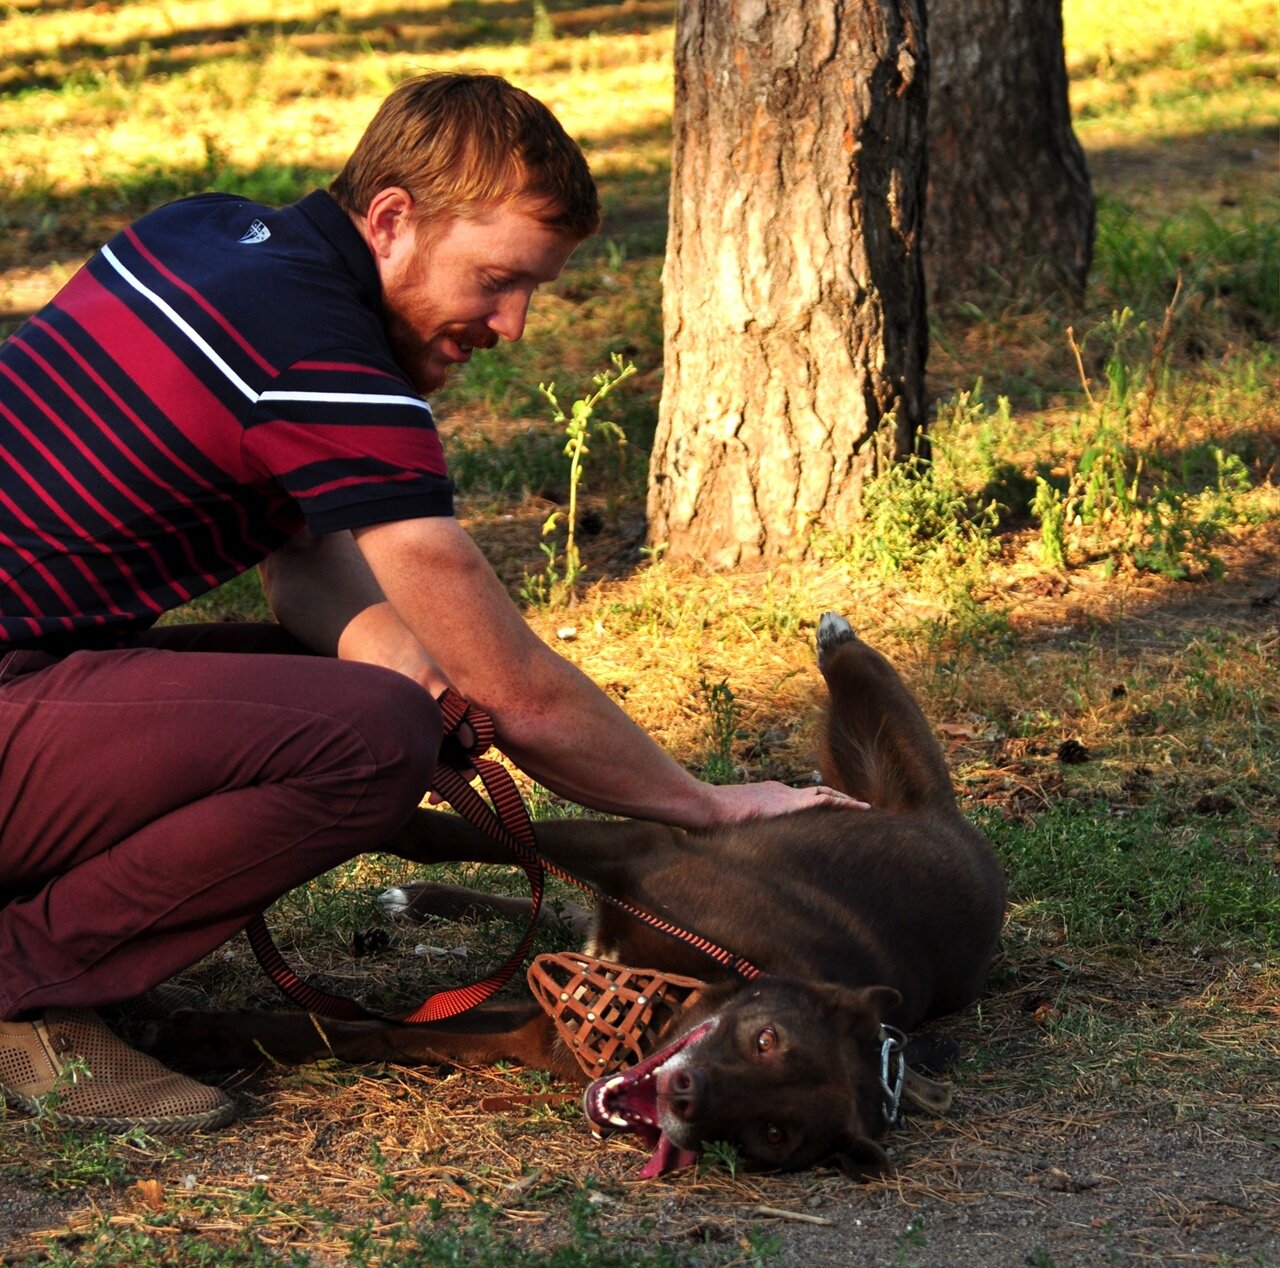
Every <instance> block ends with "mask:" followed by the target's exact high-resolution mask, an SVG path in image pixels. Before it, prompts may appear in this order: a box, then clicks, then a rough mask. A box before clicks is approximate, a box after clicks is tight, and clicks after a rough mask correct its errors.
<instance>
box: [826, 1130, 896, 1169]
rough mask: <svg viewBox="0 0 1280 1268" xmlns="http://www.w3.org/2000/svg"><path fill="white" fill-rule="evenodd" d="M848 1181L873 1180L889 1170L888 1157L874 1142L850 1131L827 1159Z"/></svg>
mask: <svg viewBox="0 0 1280 1268" xmlns="http://www.w3.org/2000/svg"><path fill="white" fill-rule="evenodd" d="M829 1161H830V1162H831V1163H833V1164H834V1165H835V1166H837V1167H839V1168H840V1170H841V1171H843V1172H844V1173H845V1175H847V1176H848V1177H849V1179H850V1180H874V1179H876V1177H877V1176H882V1175H883V1174H884V1173H885V1172H886V1171H888V1170H889V1155H888V1154H887V1153H885V1151H884V1150H883V1149H881V1148H880V1146H879V1145H877V1144H876V1142H875V1141H874V1140H870V1139H868V1138H867V1137H866V1136H863V1135H862V1134H861V1133H859V1132H857V1131H850V1132H848V1133H847V1134H846V1135H845V1138H844V1140H843V1141H841V1142H840V1143H839V1144H838V1145H837V1146H836V1150H835V1152H834V1153H833V1154H832V1155H831V1158H830V1159H829Z"/></svg>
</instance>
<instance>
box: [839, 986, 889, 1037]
mask: <svg viewBox="0 0 1280 1268" xmlns="http://www.w3.org/2000/svg"><path fill="white" fill-rule="evenodd" d="M821 990H822V994H823V1002H824V1004H825V1006H826V1008H827V1009H828V1011H829V1013H830V1014H831V1015H832V1017H833V1018H839V1020H840V1022H841V1023H842V1024H843V1025H844V1026H846V1027H848V1030H847V1031H846V1033H848V1034H850V1035H852V1036H853V1037H855V1038H857V1039H874V1038H876V1036H878V1035H879V1033H880V1023H881V1021H882V1020H883V1019H884V1018H885V1016H886V1015H887V1014H888V1013H890V1012H892V1011H893V1009H895V1008H897V1006H898V1005H899V1004H900V1003H901V1002H902V996H901V995H900V994H899V993H898V992H897V991H895V990H894V989H893V987H892V986H861V987H859V988H858V989H857V990H853V991H851V990H849V989H848V988H847V987H844V986H836V985H835V984H834V983H832V984H827V985H824V986H823V987H822V988H821Z"/></svg>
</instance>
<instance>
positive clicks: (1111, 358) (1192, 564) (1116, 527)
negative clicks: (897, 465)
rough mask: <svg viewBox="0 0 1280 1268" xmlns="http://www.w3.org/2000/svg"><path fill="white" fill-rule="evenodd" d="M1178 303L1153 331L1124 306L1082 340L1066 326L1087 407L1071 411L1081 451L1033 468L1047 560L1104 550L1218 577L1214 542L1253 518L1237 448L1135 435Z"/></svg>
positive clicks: (1157, 389)
mask: <svg viewBox="0 0 1280 1268" xmlns="http://www.w3.org/2000/svg"><path fill="white" fill-rule="evenodd" d="M1178 310H1179V302H1178V295H1177V294H1175V297H1174V300H1173V301H1171V302H1170V304H1169V306H1168V307H1167V308H1166V310H1165V317H1164V322H1163V324H1162V325H1161V327H1160V328H1159V330H1158V331H1157V332H1156V333H1155V335H1154V337H1150V338H1148V336H1149V332H1148V330H1147V325H1146V323H1145V322H1139V321H1136V320H1135V318H1134V314H1133V313H1132V312H1131V311H1130V310H1128V309H1123V310H1122V311H1120V312H1117V313H1113V314H1112V315H1111V318H1110V320H1109V321H1107V322H1104V323H1102V324H1101V325H1100V326H1098V327H1097V328H1095V330H1094V331H1092V332H1090V335H1089V336H1087V337H1086V339H1085V340H1084V341H1083V342H1082V343H1081V344H1076V343H1075V340H1074V336H1073V335H1071V332H1068V334H1069V336H1070V337H1071V339H1072V348H1073V350H1074V352H1075V354H1076V359H1077V362H1078V364H1079V365H1080V371H1081V380H1082V383H1083V387H1084V391H1085V395H1086V398H1087V400H1088V402H1089V405H1090V407H1091V408H1090V412H1089V413H1088V414H1085V415H1082V416H1080V418H1079V419H1078V421H1077V426H1076V437H1075V442H1074V447H1075V448H1076V449H1077V450H1078V457H1077V458H1075V459H1074V460H1073V461H1070V462H1068V463H1067V464H1066V466H1065V468H1064V472H1065V473H1064V474H1063V475H1061V476H1058V475H1053V476H1048V475H1046V474H1044V473H1042V474H1040V475H1038V476H1037V478H1036V493H1035V498H1034V500H1033V502H1032V504H1031V513H1032V515H1033V517H1034V518H1035V519H1036V520H1037V521H1038V522H1039V525H1040V555H1041V559H1042V560H1043V561H1044V562H1045V563H1046V564H1048V565H1049V566H1052V567H1063V566H1065V565H1066V564H1067V563H1069V562H1074V561H1075V560H1079V559H1081V558H1083V559H1086V560H1087V559H1097V558H1103V559H1107V560H1109V561H1110V563H1111V564H1112V565H1113V566H1114V565H1115V564H1116V563H1119V562H1120V561H1122V560H1126V561H1128V562H1129V563H1131V564H1133V565H1134V566H1135V567H1137V568H1140V569H1145V570H1148V571H1151V572H1158V573H1160V574H1162V575H1164V576H1166V577H1170V578H1173V579H1175V580H1183V579H1185V578H1187V577H1190V576H1194V575H1205V576H1209V577H1218V576H1220V575H1221V574H1222V571H1223V567H1224V565H1223V563H1222V560H1221V559H1220V558H1219V557H1218V556H1217V555H1216V554H1215V553H1214V549H1213V547H1214V545H1215V544H1216V543H1217V542H1218V541H1220V540H1221V539H1222V538H1223V536H1224V535H1225V534H1226V533H1227V531H1228V530H1229V529H1230V528H1232V527H1234V526H1236V525H1238V524H1241V523H1245V522H1247V521H1248V520H1249V519H1250V517H1251V511H1250V509H1249V507H1248V504H1247V497H1248V494H1249V493H1250V491H1251V489H1252V480H1251V478H1250V475H1249V471H1248V468H1247V467H1246V466H1245V464H1244V462H1243V460H1242V459H1241V458H1240V457H1239V456H1238V455H1236V454H1233V453H1228V452H1226V451H1225V450H1223V449H1222V448H1220V447H1219V446H1217V445H1213V444H1195V445H1190V446H1187V447H1185V448H1182V449H1179V450H1177V451H1175V452H1174V453H1172V454H1166V453H1162V452H1160V451H1159V450H1158V449H1154V448H1150V447H1146V446H1144V445H1142V444H1141V443H1140V442H1141V438H1142V437H1144V436H1146V435H1147V434H1148V433H1149V432H1150V429H1151V423H1152V415H1153V412H1154V410H1155V409H1156V404H1157V399H1158V397H1159V396H1160V395H1161V392H1162V390H1163V382H1164V374H1165V370H1166V368H1167V367H1166V364H1165V357H1166V353H1167V350H1168V346H1169V342H1170V338H1171V334H1172V330H1173V326H1174V323H1175V321H1176V319H1177V313H1178ZM1098 337H1100V338H1101V339H1103V340H1105V341H1106V342H1107V343H1108V344H1109V347H1108V349H1107V352H1106V355H1105V359H1104V361H1103V363H1102V375H1103V378H1104V382H1105V392H1102V393H1100V394H1099V395H1097V396H1095V395H1094V392H1093V391H1092V388H1091V384H1090V380H1089V377H1088V375H1087V374H1086V372H1085V369H1084V351H1083V349H1084V348H1085V347H1086V346H1088V344H1090V343H1091V342H1092V341H1093V340H1094V339H1095V338H1098ZM1144 347H1145V351H1141V349H1143V348H1144ZM1135 352H1137V353H1138V355H1141V357H1142V360H1138V359H1137V357H1136V356H1135Z"/></svg>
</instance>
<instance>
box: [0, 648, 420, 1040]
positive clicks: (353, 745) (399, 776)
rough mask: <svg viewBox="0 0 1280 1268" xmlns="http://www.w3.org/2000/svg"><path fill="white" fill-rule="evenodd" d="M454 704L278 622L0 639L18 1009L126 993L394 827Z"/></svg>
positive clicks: (5, 994) (6, 848) (4, 852)
mask: <svg viewBox="0 0 1280 1268" xmlns="http://www.w3.org/2000/svg"><path fill="white" fill-rule="evenodd" d="M439 745H440V714H439V710H438V709H437V707H436V704H435V701H433V700H432V699H431V697H430V696H429V695H428V694H427V692H426V691H424V690H423V689H422V688H421V687H419V686H418V685H417V684H415V683H413V682H411V681H410V680H409V679H408V678H405V677H403V676H402V675H400V674H397V673H393V672H392V671H390V670H385V669H378V668H375V667H372V666H369V665H357V664H351V663H348V662H341V661H336V660H331V659H328V658H326V657H319V656H310V655H306V654H305V653H303V652H302V649H301V648H300V647H299V645H298V644H297V643H295V642H293V640H292V639H290V638H289V636H288V635H287V634H285V633H284V632H283V631H281V630H280V629H278V628H277V627H275V626H271V625H235V624H225V625H208V626H171V627H168V628H165V629H159V630H153V631H151V632H149V633H148V634H146V635H145V636H143V637H142V638H141V639H139V640H138V642H137V643H136V644H134V645H133V646H131V647H129V648H128V649H125V650H120V651H102V652H75V653H73V654H71V655H69V656H66V657H64V658H61V659H53V658H50V657H47V656H45V655H43V654H42V653H35V652H12V653H9V654H8V655H7V656H5V657H3V658H0V903H3V904H4V905H3V906H0V1018H5V1019H13V1018H17V1017H21V1016H26V1015H31V1014H33V1013H37V1012H39V1011H40V1010H42V1009H44V1008H46V1007H50V1006H53V1005H61V1006H66V1007H76V1006H93V1005H98V1004H107V1003H112V1002H115V1001H117V1000H122V999H128V998H129V997H131V996H133V995H136V994H138V993H139V992H141V991H143V990H146V989H147V988H148V987H150V986H154V985H155V984H156V983H158V982H161V981H163V980H164V979H165V978H166V977H169V976H170V975H171V974H173V973H175V972H177V971H179V970H181V969H183V968H186V967H187V966H188V965H190V964H193V963H194V962H195V961H196V960H198V959H199V958H200V957H201V956H203V955H205V954H207V953H208V952H210V951H212V950H213V949H214V948H216V947H217V946H219V945H221V943H223V942H225V941H226V940H227V939H228V938H230V937H231V936H232V935H233V934H235V933H236V932H238V931H239V930H240V929H242V928H243V927H244V925H245V924H246V923H247V922H248V921H249V919H250V918H251V917H252V916H253V915H254V914H255V913H256V912H259V911H262V910H263V909H264V908H265V907H267V906H268V905H270V904H271V903H272V902H274V901H275V899H277V898H278V897H279V896H280V895H281V894H283V893H285V892H286V891H288V890H290V889H292V888H294V887H295V886H297V885H300V884H302V883H303V882H305V881H307V880H310V879H311V878H312V877H315V876H318V875H319V874H320V873H322V872H325V871H327V870H328V869H329V868H331V867H335V866H337V865H338V864H340V863H342V862H345V861H346V860H347V859H350V858H352V857H354V856H355V855H357V854H360V853H362V852H365V851H368V850H375V849H377V848H378V847H379V846H380V845H382V844H383V843H384V842H385V841H386V840H387V839H388V838H389V837H390V836H391V835H392V834H393V833H394V832H395V831H396V829H397V828H399V827H400V826H401V825H402V824H403V823H404V821H405V819H407V818H408V816H409V814H410V813H411V812H412V810H413V808H414V807H415V806H416V805H417V804H418V802H419V801H420V799H421V798H422V796H423V795H424V793H425V792H426V789H427V786H428V783H429V782H430V779H431V775H432V773H433V771H434V769H435V763H436V754H437V752H438V749H439Z"/></svg>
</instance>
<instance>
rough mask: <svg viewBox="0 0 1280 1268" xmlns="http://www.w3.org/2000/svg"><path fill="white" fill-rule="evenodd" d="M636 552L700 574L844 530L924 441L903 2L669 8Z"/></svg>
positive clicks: (914, 54) (917, 230) (916, 113)
mask: <svg viewBox="0 0 1280 1268" xmlns="http://www.w3.org/2000/svg"><path fill="white" fill-rule="evenodd" d="M675 81H676V104H675V115H674V140H673V165H672V184H671V205H670V232H669V237H668V242H667V255H666V266H665V270H664V274H663V324H664V334H665V362H664V366H665V379H664V384H663V393H662V402H661V407H660V412H659V421H658V433H657V437H656V440H655V444H654V451H653V459H652V463H651V467H650V486H649V524H650V538H651V540H652V541H654V542H655V543H658V542H665V543H666V544H667V546H668V551H669V557H673V558H680V557H684V558H696V559H701V560H703V561H704V562H705V563H707V564H708V565H710V566H712V567H719V568H725V567H732V566H734V565H737V564H739V563H742V562H745V561H749V560H753V559H761V558H770V557H776V556H780V555H784V554H804V553H807V551H808V550H809V548H810V547H811V545H812V544H813V541H814V537H815V534H820V533H822V532H831V533H837V534H838V533H844V532H849V531H852V529H853V526H854V524H855V522H856V520H857V518H858V516H859V513H860V510H861V493H862V486H863V483H864V481H865V480H866V479H867V477H868V476H870V475H872V474H873V473H874V472H875V471H876V470H877V467H878V466H879V465H880V464H881V463H883V462H885V461H886V460H894V459H898V458H901V457H903V456H905V455H906V454H907V453H909V452H910V450H911V448H912V444H913V441H914V438H915V436H916V434H917V432H918V431H919V429H921V428H922V427H923V425H924V416H925V397H924V363H925V355H926V349H927V328H926V314H925V303H924V288H923V285H924V284H923V268H922V261H921V212H922V204H923V198H922V195H923V191H924V180H925V173H924V161H925V154H924V150H925V146H924V142H925V110H926V104H927V87H928V84H927V81H928V74H927V61H926V52H925V44H924V28H923V15H922V12H921V9H920V6H919V4H918V3H917V0H788V3H785V4H781V3H772V4H770V3H767V2H766V0H680V3H679V5H678V9H677V18H676V50H675Z"/></svg>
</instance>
